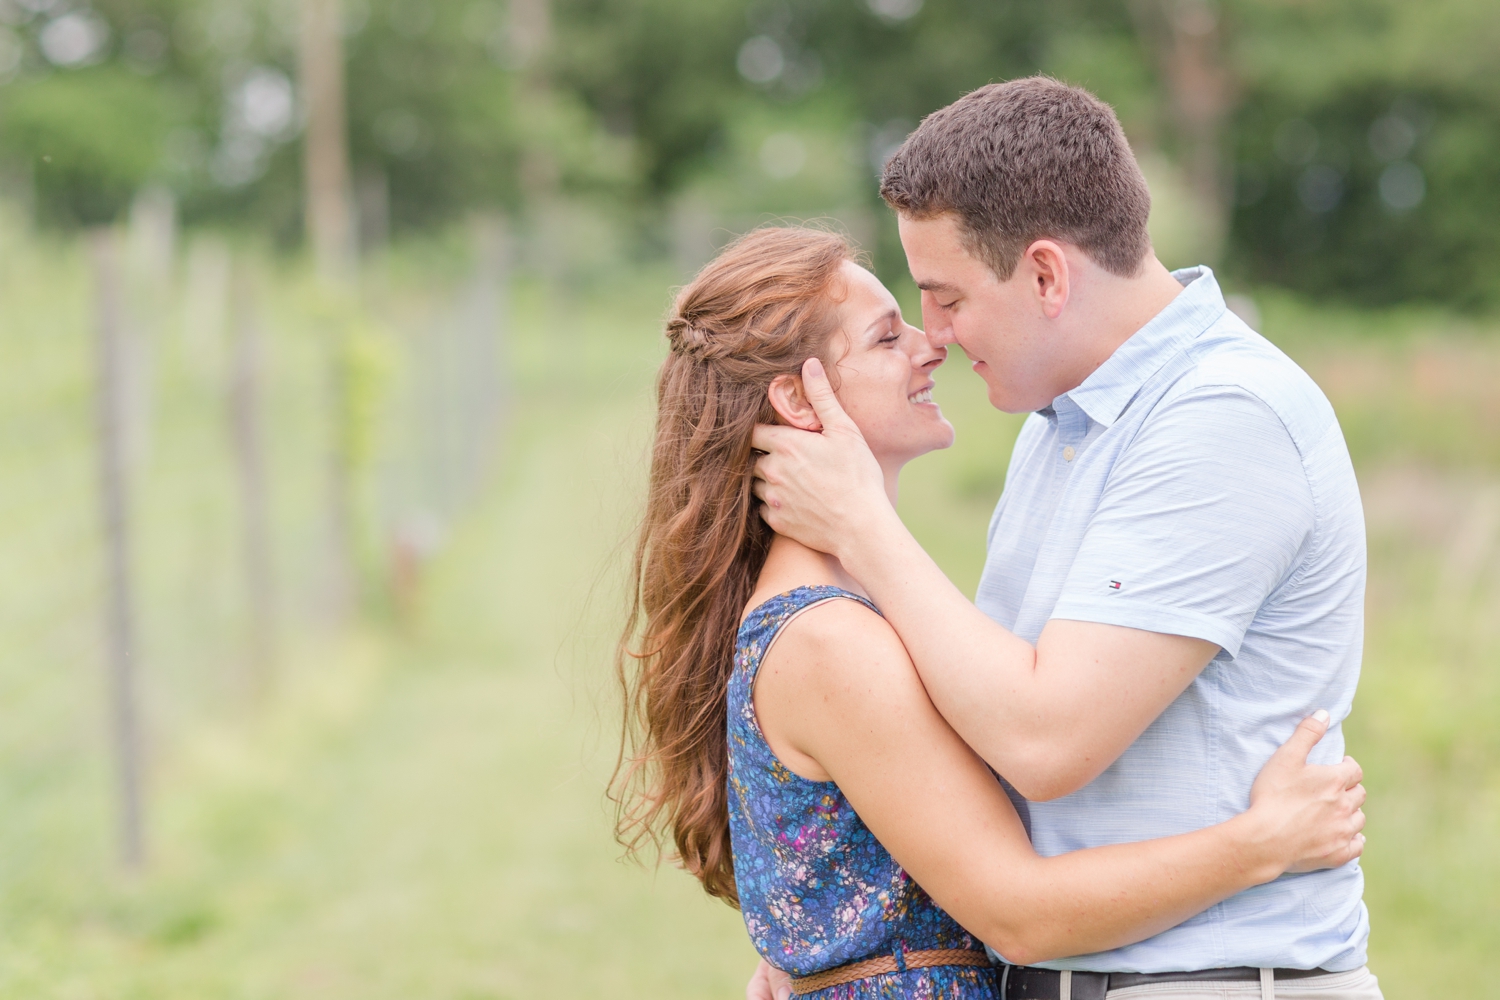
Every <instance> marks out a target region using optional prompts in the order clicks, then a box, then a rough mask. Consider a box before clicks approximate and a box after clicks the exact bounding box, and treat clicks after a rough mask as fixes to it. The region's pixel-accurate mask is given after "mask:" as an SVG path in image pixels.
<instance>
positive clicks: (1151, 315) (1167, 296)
mask: <svg viewBox="0 0 1500 1000" xmlns="http://www.w3.org/2000/svg"><path fill="white" fill-rule="evenodd" d="M1091 277H1092V279H1093V280H1092V281H1091V282H1090V284H1091V285H1092V286H1093V287H1092V288H1090V289H1089V290H1088V292H1087V295H1088V297H1089V299H1090V300H1091V301H1090V303H1089V309H1088V313H1089V315H1088V318H1087V320H1086V322H1087V324H1088V327H1089V330H1088V342H1087V347H1086V349H1085V350H1084V351H1082V352H1080V357H1079V359H1078V365H1077V367H1076V368H1074V369H1073V370H1072V371H1071V372H1070V373H1069V381H1070V382H1071V384H1070V385H1069V386H1068V388H1067V389H1065V390H1063V391H1064V392H1071V391H1072V390H1073V389H1076V388H1078V386H1080V385H1082V384H1083V382H1084V380H1086V379H1087V378H1088V377H1089V376H1090V375H1092V374H1094V372H1095V370H1097V369H1098V368H1099V366H1100V365H1102V364H1104V362H1106V361H1108V360H1109V359H1110V357H1111V356H1113V354H1114V353H1115V351H1118V350H1119V349H1120V346H1121V345H1122V344H1124V343H1125V342H1126V341H1127V340H1129V339H1130V338H1131V337H1133V336H1135V334H1136V332H1137V331H1138V330H1140V329H1141V327H1143V326H1145V325H1146V324H1147V323H1150V322H1151V321H1152V320H1153V319H1155V318H1156V317H1157V316H1158V315H1159V314H1160V313H1161V311H1162V310H1163V309H1165V308H1167V306H1169V305H1171V303H1172V300H1173V299H1175V298H1177V296H1178V295H1180V294H1181V293H1182V285H1181V283H1179V282H1178V280H1177V279H1176V278H1174V277H1172V272H1171V271H1168V270H1167V269H1166V267H1165V266H1164V265H1163V264H1162V262H1161V261H1159V260H1157V259H1156V255H1155V254H1151V255H1149V256H1148V257H1147V258H1146V262H1145V264H1144V265H1142V267H1141V271H1140V273H1139V274H1135V275H1132V276H1130V277H1128V278H1122V277H1120V276H1118V275H1114V274H1110V273H1109V272H1108V271H1105V270H1104V269H1103V268H1096V270H1095V272H1094V274H1093V275H1091Z"/></svg>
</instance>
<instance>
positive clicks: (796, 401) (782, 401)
mask: <svg viewBox="0 0 1500 1000" xmlns="http://www.w3.org/2000/svg"><path fill="white" fill-rule="evenodd" d="M766 395H768V396H769V397H770V398H771V407H772V409H774V410H775V411H776V415H777V416H779V417H780V418H781V419H782V421H783V422H784V423H786V424H787V425H788V426H791V427H797V428H800V429H801V430H804V431H821V430H822V429H823V424H822V422H821V421H819V420H818V414H817V411H815V410H814V409H813V407H812V404H811V403H809V402H808V401H807V393H805V392H803V391H802V378H801V377H800V376H797V375H777V376H776V377H775V378H774V379H772V380H771V387H770V388H769V389H767V390H766Z"/></svg>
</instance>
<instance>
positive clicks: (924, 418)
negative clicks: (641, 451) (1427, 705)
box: [618, 229, 1364, 1000]
mask: <svg viewBox="0 0 1500 1000" xmlns="http://www.w3.org/2000/svg"><path fill="white" fill-rule="evenodd" d="M667 336H668V340H669V341H670V344H671V353H670V355H669V356H668V357H667V359H666V361H665V362H664V363H663V365H662V368H661V372H660V375H659V379H658V386H657V392H658V417H657V430H656V440H655V445H654V450H653V456H652V467H651V482H650V493H649V500H648V504H647V510H646V516H645V523H644V525H643V527H642V531H641V537H640V541H639V546H638V548H637V551H636V564H635V581H636V590H635V612H636V614H635V616H634V620H633V621H632V622H631V625H630V627H629V629H628V630H627V633H626V636H625V639H624V642H623V644H622V650H623V651H624V652H625V654H626V655H623V656H622V658H621V677H622V681H623V682H624V684H625V688H626V694H627V699H626V707H627V728H626V732H627V747H626V750H625V752H624V753H623V754H622V769H621V773H620V775H619V778H620V785H619V786H618V787H619V791H620V792H621V795H622V799H621V802H622V814H621V823H620V831H621V834H622V837H624V838H625V840H626V841H627V843H628V844H630V845H631V846H632V847H636V846H639V845H640V844H641V843H642V841H643V840H646V839H650V838H653V837H656V836H657V835H659V834H661V833H664V832H666V831H668V830H670V832H671V835H672V837H673V840H674V841H675V844H676V847H677V858H678V859H679V861H680V863H681V864H682V865H683V866H684V867H685V868H687V869H688V870H689V871H690V872H692V873H693V874H694V875H695V876H697V878H698V879H699V880H700V881H701V882H702V883H703V886H704V888H705V889H706V890H707V891H708V892H709V893H710V894H711V895H714V896H718V897H720V898H723V899H725V900H727V901H729V902H730V903H731V904H737V905H738V906H739V907H740V908H741V909H742V911H743V914H744V918H745V924H746V927H747V929H748V930H749V932H750V936H751V939H752V940H753V942H754V944H755V946H756V949H757V950H758V951H759V952H760V954H761V955H762V957H763V959H764V961H765V962H768V963H770V965H772V966H774V967H776V968H778V969H781V970H784V971H785V972H787V973H789V974H790V975H791V976H792V977H793V980H792V985H793V989H794V990H795V991H796V992H797V993H798V994H799V995H805V996H814V997H817V998H818V1000H835V998H837V1000H853V998H861V1000H863V998H874V997H912V998H927V997H944V998H950V1000H959V998H962V1000H976V998H978V1000H989V998H992V997H996V996H998V988H997V984H996V980H995V973H994V972H993V970H992V969H991V967H990V965H989V961H988V959H987V958H986V957H985V953H984V951H983V950H982V944H988V945H990V946H991V947H992V948H994V949H995V950H996V951H998V952H999V953H1001V954H1002V955H1004V956H1005V957H1006V959H1008V960H1009V961H1011V962H1014V963H1018V964H1028V963H1032V962H1037V961H1042V960H1045V959H1048V958H1054V957H1060V956H1063V955H1073V954H1082V953H1087V952H1093V951H1100V950H1104V949H1109V948H1114V947H1118V946H1120V945H1122V944H1126V943H1129V942H1132V941H1138V940H1141V939H1143V938H1146V937H1149V936H1151V935H1152V934H1155V933H1158V932H1160V931H1162V930H1165V929H1166V928H1168V927H1171V926H1173V925H1175V924H1177V923H1180V922H1181V921H1183V920H1185V919H1187V918H1188V917H1190V916H1192V915H1193V914H1195V913H1197V912H1199V911H1201V910H1203V909H1206V908H1207V907H1209V906H1211V905H1213V904H1214V903H1215V902H1217V901H1219V900H1221V899H1224V898H1226V897H1228V896H1230V895H1233V894H1234V893H1237V892H1240V891H1242V890H1244V889H1247V888H1249V887H1251V886H1253V885H1257V884H1259V883H1262V882H1267V881H1270V880H1271V879H1274V878H1276V877H1278V876H1280V875H1281V874H1282V873H1283V872H1286V871H1293V870H1308V869H1312V868H1318V867H1327V866H1334V865H1341V864H1344V863H1345V862H1347V861H1349V860H1351V859H1352V858H1354V857H1357V856H1358V855H1359V853H1360V851H1361V848H1362V844H1363V836H1362V835H1361V834H1360V833H1359V830H1360V828H1361V827H1362V826H1363V822H1364V817H1363V813H1362V812H1361V811H1360V806H1361V804H1362V803H1363V800H1364V790H1363V788H1362V787H1361V786H1360V785H1359V784H1358V782H1359V780H1360V775H1359V770H1358V766H1357V765H1355V764H1354V763H1353V762H1352V761H1346V762H1345V763H1344V764H1341V765H1339V766H1336V767H1312V766H1308V765H1307V764H1306V755H1307V751H1308V750H1309V749H1311V747H1312V746H1313V744H1314V743H1316V742H1317V739H1318V738H1319V737H1320V736H1321V735H1322V733H1323V730H1324V728H1325V727H1326V713H1319V716H1317V717H1314V718H1313V719H1309V720H1308V721H1306V722H1304V723H1303V725H1302V726H1301V727H1299V729H1298V731H1297V733H1296V735H1294V736H1293V738H1292V739H1291V740H1290V741H1288V743H1287V745H1286V746H1284V747H1283V748H1282V749H1281V750H1280V751H1278V753H1277V755H1276V756H1275V757H1273V758H1272V760H1271V761H1270V762H1269V763H1268V764H1267V765H1266V768H1265V769H1264V770H1263V771H1262V772H1261V775H1260V777H1259V779H1258V780H1257V782H1256V787H1255V789H1254V791H1253V792H1252V796H1251V798H1252V805H1251V807H1250V809H1249V810H1248V811H1247V812H1245V813H1243V814H1241V815H1240V816H1238V817H1236V818H1234V819H1232V820H1230V821H1228V822H1226V823H1222V824H1220V825H1218V826H1214V827H1210V828H1208V829H1205V830H1200V831H1197V832H1194V833H1189V834H1185V835H1182V836H1177V837H1171V838H1165V839H1161V840H1155V841H1148V842H1145V843H1136V844H1126V845H1120V846H1116V847H1108V848H1100V849H1095V850H1088V851H1078V852H1075V853H1072V854H1067V855H1062V856H1059V857H1054V858H1039V857H1037V855H1036V854H1035V852H1034V851H1033V850H1032V849H1031V845H1030V842H1029V841H1028V839H1027V836H1026V831H1025V829H1024V827H1023V825H1022V822H1021V820H1020V818H1019V817H1018V815H1017V813H1016V810H1015V808H1014V806H1013V805H1012V803H1011V801H1010V799H1009V798H1007V796H1006V794H1005V792H1004V789H1003V788H1002V786H1001V785H1000V784H999V782H998V781H997V780H996V779H995V777H994V775H993V774H992V773H991V771H990V770H989V768H988V767H987V766H985V764H984V762H983V761H982V760H980V759H979V757H978V756H977V755H975V753H974V752H973V751H972V750H970V749H969V748H968V747H967V746H966V745H965V744H964V743H963V742H962V741H961V740H960V739H959V738H958V736H957V735H956V734H955V733H954V732H953V730H952V729H951V728H949V727H948V725H947V724H946V723H945V722H944V721H943V719H942V717H941V716H940V715H938V713H937V711H936V709H935V708H934V707H933V706H932V703H931V702H930V701H929V700H928V698H927V696H926V693H925V692H924V690H923V688H922V685H921V682H920V680H919V679H918V677H917V674H916V672H915V670H914V668H913V667H912V664H911V661H910V659H909V658H908V656H907V654H906V651H905V649H904V648H903V647H902V645H901V642H900V640H899V639H898V638H897V636H896V634H895V632H894V631H893V630H892V629H891V628H890V627H889V626H888V625H887V624H886V623H885V622H884V620H883V619H882V618H881V617H880V615H879V612H878V611H877V610H876V609H875V607H874V606H873V605H871V604H870V603H869V601H868V600H867V599H866V597H865V595H864V594H863V593H862V592H861V590H860V588H859V585H858V583H857V581H855V580H853V579H851V578H850V577H849V576H848V574H846V573H845V572H844V571H843V568H842V567H841V566H840V565H839V564H838V562H837V561H836V560H834V559H833V558H832V557H830V556H827V555H824V554H822V553H818V552H814V551H812V550H810V549H807V548H805V547H803V546H801V545H799V544H798V543H796V542H794V541H793V540H791V539H789V538H785V537H780V536H776V535H774V534H773V533H772V532H770V530H769V529H768V528H767V527H766V526H765V525H764V523H763V522H762V521H761V520H760V518H759V517H758V516H757V514H756V511H755V501H754V497H753V494H752V490H751V468H752V461H753V455H752V451H751V445H750V437H751V431H752V429H753V427H754V425H755V424H756V423H757V422H766V423H769V422H773V421H779V422H782V423H786V424H790V425H792V426H796V427H801V428H804V429H807V430H817V429H818V424H817V420H816V416H815V414H814V412H813V411H812V409H811V407H810V406H809V405H808V402H807V400H806V398H805V397H804V395H803V393H802V388H801V382H800V375H799V373H800V371H801V368H802V365H803V362H804V361H807V360H808V359H810V358H816V359H818V360H819V361H820V362H821V363H822V364H823V365H824V367H825V368H826V370H828V371H829V372H830V373H831V381H832V382H833V384H834V386H835V388H836V390H837V393H838V396H839V401H840V403H841V404H842V405H843V407H844V409H845V410H846V411H847V412H848V414H849V415H850V417H851V418H853V420H854V422H855V423H856V424H857V425H858V426H859V428H860V431H861V432H862V433H863V435H864V437H865V440H866V442H867V443H868V445H869V446H870V449H871V450H872V452H874V454H875V456H876V457H877V459H879V461H880V464H881V467H882V468H883V469H884V471H885V476H886V485H887V491H888V492H889V494H890V496H891V500H892V502H893V503H894V502H895V496H896V486H897V479H898V476H899V474H900V470H901V468H902V466H904V465H905V464H906V463H907V462H908V461H910V460H911V459H913V458H915V457H917V456H919V455H922V454H925V453H926V452H929V451H932V450H934V449H937V448H945V447H947V446H948V445H950V444H951V443H952V440H953V428H952V426H951V425H950V424H949V423H948V422H947V420H946V419H944V417H943V415H942V412H941V410H940V409H939V408H938V407H937V405H936V404H935V403H933V402H932V395H931V392H932V385H933V383H932V377H931V376H932V372H933V370H934V369H936V368H937V367H938V366H939V365H941V364H942V362H943V360H944V358H945V353H946V352H945V350H944V349H943V348H940V347H933V346H932V345H931V344H930V343H929V342H928V341H927V339H926V337H925V336H924V335H923V333H922V331H920V330H918V329H916V328H914V327H912V326H909V325H908V324H906V323H905V322H903V321H902V319H901V314H900V311H899V309H898V308H897V306H896V302H895V299H894V298H893V297H892V296H891V294H890V292H889V291H887V290H886V289H885V288H884V287H883V286H882V285H881V284H880V282H879V281H878V280H876V279H875V277H874V276H873V275H871V274H870V273H869V272H868V271H866V270H864V269H863V268H861V267H860V266H858V264H856V263H855V262H854V261H853V259H852V258H851V255H850V252H849V248H848V246H847V244H846V243H844V241H842V240H841V239H839V238H838V237H836V236H833V235H830V234H827V233H821V232H814V231H809V230H803V229H763V230H759V231H756V232H753V233H751V234H749V235H748V236H746V237H744V238H742V239H741V240H739V241H738V242H736V243H735V244H733V245H731V246H730V247H729V248H728V249H726V250H725V251H724V252H723V253H722V254H721V255H720V256H719V257H718V258H717V259H716V260H714V261H713V262H712V263H710V264H709V265H708V266H707V267H705V268H704V270H703V271H702V272H701V273H700V274H699V275H698V277H697V278H696V279H695V280H694V281H693V283H692V284H690V285H689V286H688V287H687V288H685V289H684V290H683V291H682V292H681V294H680V295H679V296H678V298H677V301H676V304H675V306H674V311H673V314H672V317H671V319H670V320H669V321H668V324H667Z"/></svg>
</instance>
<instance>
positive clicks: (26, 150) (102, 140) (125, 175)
mask: <svg viewBox="0 0 1500 1000" xmlns="http://www.w3.org/2000/svg"><path fill="white" fill-rule="evenodd" d="M9 89H10V93H9V94H8V95H6V97H7V99H6V103H5V111H4V116H3V118H0V144H3V148H4V150H5V152H6V153H7V155H8V156H9V157H10V159H11V160H12V163H13V166H20V167H21V168H22V169H24V170H25V171H27V172H28V173H29V174H30V177H31V180H32V183H33V185H34V194H35V197H36V204H37V208H38V211H39V214H40V215H41V216H42V217H43V218H44V219H47V220H49V221H53V222H60V223H63V224H74V225H85V226H94V225H102V224H104V223H108V222H112V221H113V220H114V219H116V218H117V217H118V216H119V215H120V213H121V211H123V210H124V208H125V206H126V205H128V204H129V202H130V199H131V197H132V196H133V195H134V194H135V192H136V190H137V189H138V188H139V187H140V186H141V185H142V184H143V183H145V181H146V180H147V179H149V178H150V177H151V176H152V175H153V174H154V173H155V172H156V168H157V165H158V161H159V158H160V151H161V143H162V141H163V139H164V137H165V135H166V133H167V130H168V127H169V125H170V122H171V120H172V117H173V114H172V111H173V108H172V104H173V102H172V101H171V100H170V99H169V96H168V95H167V94H164V93H163V92H162V91H161V90H160V89H158V88H155V87H152V86H150V85H149V84H147V83H146V82H144V81H142V80H140V79H138V78H136V77H133V76H131V75H129V74H127V73H124V72H121V71H120V70H118V69H114V68H106V67H101V68H96V69H90V70H86V71H80V72H78V73H74V74H68V75H49V76H45V77H40V78H37V79H33V80H27V81H25V82H22V83H17V84H13V85H11V87H10V88H9Z"/></svg>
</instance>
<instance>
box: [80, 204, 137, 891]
mask: <svg viewBox="0 0 1500 1000" xmlns="http://www.w3.org/2000/svg"><path fill="white" fill-rule="evenodd" d="M89 243H90V247H89V249H90V251H91V255H92V258H93V265H94V285H95V296H96V299H95V301H96V309H97V312H96V316H95V335H96V351H95V358H96V363H97V366H98V367H97V382H96V397H95V398H96V418H97V422H98V434H99V487H100V499H101V501H102V502H101V508H102V514H103V521H104V562H105V595H104V600H105V645H106V649H105V663H106V667H107V670H108V677H109V716H110V738H111V744H112V749H113V752H114V765H115V789H116V799H117V802H118V808H119V819H118V835H119V851H120V859H121V861H122V862H123V863H124V865H125V867H127V868H130V869H136V868H139V867H140V866H141V865H142V863H143V862H144V861H145V837H144V833H143V828H144V816H143V813H144V804H143V802H142V791H141V765H142V760H141V757H142V754H141V725H140V710H139V703H138V693H137V690H136V688H137V675H138V670H137V668H138V663H137V659H136V635H135V602H134V594H133V592H132V573H131V570H132V563H131V544H130V502H129V484H128V482H127V479H128V469H127V468H126V432H127V428H126V426H125V421H126V406H127V400H126V398H125V395H126V371H125V368H126V358H125V331H124V301H123V289H122V288H121V281H120V255H119V248H118V245H117V243H116V239H115V233H114V230H113V229H110V228H99V229H95V230H93V231H92V232H91V233H90V237H89Z"/></svg>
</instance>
